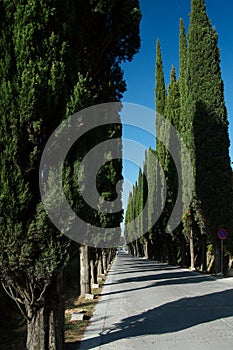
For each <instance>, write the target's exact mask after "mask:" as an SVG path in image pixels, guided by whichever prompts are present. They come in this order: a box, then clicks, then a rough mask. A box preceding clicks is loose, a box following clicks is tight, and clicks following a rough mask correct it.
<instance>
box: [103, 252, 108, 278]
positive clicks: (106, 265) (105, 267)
mask: <svg viewBox="0 0 233 350" xmlns="http://www.w3.org/2000/svg"><path fill="white" fill-rule="evenodd" d="M102 259H103V269H104V273H106V272H107V268H108V262H107V250H106V249H103V250H102Z"/></svg>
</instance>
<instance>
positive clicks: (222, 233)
mask: <svg viewBox="0 0 233 350" xmlns="http://www.w3.org/2000/svg"><path fill="white" fill-rule="evenodd" d="M217 235H218V238H219V239H220V240H221V276H223V240H224V239H226V238H227V231H226V230H225V229H224V228H220V229H219V230H218V233H217Z"/></svg>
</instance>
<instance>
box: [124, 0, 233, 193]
mask: <svg viewBox="0 0 233 350" xmlns="http://www.w3.org/2000/svg"><path fill="white" fill-rule="evenodd" d="M190 3H191V0H155V1H153V0H152V1H151V0H140V7H141V12H142V21H141V49H140V51H139V53H138V54H137V55H135V57H134V59H133V61H132V62H127V63H125V64H123V65H122V68H123V70H124V78H125V80H126V83H127V92H126V93H125V94H124V98H123V102H131V103H136V104H140V105H143V106H145V107H149V108H151V109H154V108H155V106H154V87H155V44H156V40H157V39H159V40H160V44H161V50H162V57H163V64H164V74H165V81H166V85H168V83H169V78H170V70H171V66H172V64H174V65H175V67H176V71H177V75H178V72H179V19H180V18H183V20H184V23H185V27H186V32H187V31H188V26H189V13H190V10H191V6H190ZM206 7H207V13H208V15H209V17H210V20H211V23H212V25H213V26H215V27H216V29H217V33H218V36H219V47H220V53H221V70H222V79H223V82H224V89H225V101H226V106H227V110H228V119H229V123H230V127H229V135H230V140H231V147H230V156H231V159H232V161H233V93H232V90H233V72H232V68H233V66H232V63H233V24H232V18H233V1H232V0H222V1H220V0H206ZM123 136H124V137H125V138H127V137H128V138H131V139H134V140H136V141H138V142H140V143H143V144H144V145H145V146H146V147H149V145H151V146H152V147H154V144H153V141H154V140H152V139H151V137H150V138H147V137H146V136H145V135H142V134H140V133H139V132H137V131H136V132H135V130H132V129H128V130H127V129H124V133H123ZM137 173H138V169H137V166H135V165H133V164H132V163H130V162H128V161H127V162H124V166H123V174H124V177H125V179H127V180H128V181H129V182H130V183H131V184H132V183H133V182H134V181H135V180H136V178H137ZM127 189H129V185H128V186H127ZM127 189H126V191H125V195H126V192H127V191H128V190H127Z"/></svg>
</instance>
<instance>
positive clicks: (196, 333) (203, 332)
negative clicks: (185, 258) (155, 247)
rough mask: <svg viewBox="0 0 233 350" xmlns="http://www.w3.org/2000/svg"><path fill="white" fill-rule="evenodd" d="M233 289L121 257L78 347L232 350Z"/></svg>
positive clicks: (218, 281)
mask: <svg viewBox="0 0 233 350" xmlns="http://www.w3.org/2000/svg"><path fill="white" fill-rule="evenodd" d="M232 287H233V279H232V278H228V279H215V278H213V277H209V276H206V275H202V274H199V273H192V272H190V271H188V270H185V269H181V268H177V267H172V266H167V265H164V264H159V263H156V262H151V261H148V260H143V259H137V258H132V257H130V256H128V255H127V254H125V253H121V254H119V255H118V257H117V259H116V261H115V262H114V264H113V266H112V269H111V271H110V273H109V275H108V278H107V281H106V284H105V287H104V289H103V295H102V298H101V301H100V302H99V303H98V305H97V308H96V312H95V314H94V317H93V319H92V322H91V324H90V326H89V327H88V329H87V331H86V333H85V337H84V339H83V341H82V342H81V347H80V349H82V350H84V349H101V350H107V349H110V350H113V349H115V350H123V349H127V350H131V349H136V350H141V349H149V350H152V349H153V350H168V349H169V350H170V349H172V350H187V349H188V350H207V349H208V350H227V349H229V350H231V349H233V289H232Z"/></svg>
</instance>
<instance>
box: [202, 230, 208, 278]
mask: <svg viewBox="0 0 233 350" xmlns="http://www.w3.org/2000/svg"><path fill="white" fill-rule="evenodd" d="M206 270H207V258H206V235H205V234H203V235H202V236H201V271H202V272H206Z"/></svg>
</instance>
